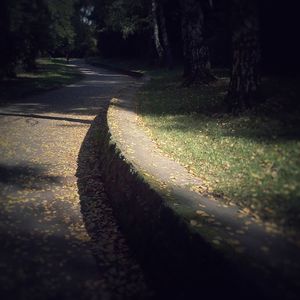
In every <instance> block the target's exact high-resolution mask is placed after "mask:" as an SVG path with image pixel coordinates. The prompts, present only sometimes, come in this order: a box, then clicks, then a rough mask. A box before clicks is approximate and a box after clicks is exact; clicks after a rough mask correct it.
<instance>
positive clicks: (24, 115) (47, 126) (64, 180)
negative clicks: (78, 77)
mask: <svg viewBox="0 0 300 300" xmlns="http://www.w3.org/2000/svg"><path fill="white" fill-rule="evenodd" d="M71 63H72V64H75V65H77V67H79V68H80V70H81V71H82V72H83V73H84V74H85V77H84V79H83V80H82V81H80V82H78V83H76V84H72V85H69V86H67V87H64V88H61V89H58V90H54V91H51V92H47V93H44V94H41V95H37V96H33V97H29V98H26V99H16V100H15V101H13V102H11V104H10V105H6V106H2V107H0V243H1V246H0V298H1V299H31V300H32V299H143V298H148V297H149V295H150V294H151V293H150V292H149V289H148V288H147V285H146V283H145V279H144V274H143V272H142V270H141V268H140V266H139V265H138V263H136V261H135V259H134V257H133V256H132V255H131V251H130V249H129V247H128V245H127V243H126V240H125V238H124V237H123V236H122V233H121V232H120V230H119V228H118V226H117V223H116V221H115V219H114V217H113V214H112V210H111V208H110V207H109V201H107V198H106V195H105V191H104V188H103V185H102V183H101V177H97V176H96V177H95V176H94V177H93V178H91V180H92V181H91V186H94V189H93V188H92V189H91V188H90V186H89V187H88V189H89V190H88V191H85V187H86V185H85V184H83V185H82V186H81V188H80V189H81V190H80V192H79V190H78V182H77V178H76V171H77V170H78V153H79V151H80V149H81V148H82V143H83V140H84V138H85V136H86V134H87V131H88V129H89V127H90V125H91V123H92V121H93V119H94V118H95V116H96V115H97V114H99V113H105V109H106V107H107V105H108V102H109V100H110V99H111V98H113V97H115V96H116V95H118V94H119V93H120V92H122V89H126V87H127V86H128V85H130V84H134V79H132V78H130V77H128V76H126V75H120V74H114V73H113V72H108V71H105V70H102V69H98V68H94V67H91V66H87V65H84V64H83V63H82V62H80V61H73V62H71ZM87 148H88V147H87ZM82 151H83V150H82ZM86 151H88V150H86ZM88 155H89V154H88V153H87V154H86V156H87V157H88ZM83 156H84V154H83ZM81 163H82V162H81ZM83 164H84V162H83ZM81 170H82V171H81V178H84V177H85V176H84V172H85V171H84V170H86V172H89V170H88V168H87V166H82V168H81ZM88 176H91V174H90V173H89V174H87V178H88Z"/></svg>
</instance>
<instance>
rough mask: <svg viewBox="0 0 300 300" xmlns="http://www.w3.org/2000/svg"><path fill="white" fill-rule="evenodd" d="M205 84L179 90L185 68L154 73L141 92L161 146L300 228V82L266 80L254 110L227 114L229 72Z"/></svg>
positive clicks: (217, 185)
mask: <svg viewBox="0 0 300 300" xmlns="http://www.w3.org/2000/svg"><path fill="white" fill-rule="evenodd" d="M215 73H216V74H217V76H218V80H217V81H216V82H215V83H212V84H210V85H205V86H192V87H190V88H185V87H181V82H182V77H181V74H182V73H181V72H180V71H179V70H174V71H171V72H170V71H167V72H164V71H155V72H151V77H152V80H151V81H150V82H149V83H148V84H147V85H146V86H145V87H144V88H143V89H142V90H141V91H140V93H139V95H138V96H137V97H138V101H139V108H138V112H139V115H140V120H141V124H142V126H144V127H145V128H146V129H148V133H149V134H150V135H151V137H152V138H153V140H155V142H156V143H157V145H158V147H159V148H160V149H162V150H163V151H164V152H165V153H166V154H168V155H169V156H171V157H172V158H173V159H175V160H176V161H178V162H180V163H181V164H182V165H184V166H185V167H186V168H187V169H188V170H189V171H190V172H191V173H193V174H195V175H196V176H198V177H199V178H201V180H202V181H203V182H204V183H205V184H206V187H202V189H203V190H201V191H200V192H202V193H209V194H212V195H214V196H216V197H218V198H220V199H221V200H222V201H224V202H225V203H227V204H230V203H231V202H234V203H236V204H238V205H239V206H241V207H242V208H243V209H244V211H245V212H251V214H252V215H254V216H255V217H256V218H257V219H260V220H262V221H264V222H271V223H275V224H277V225H279V226H282V225H283V227H284V228H286V229H288V231H289V232H290V233H291V234H292V235H293V234H295V235H296V234H297V232H299V228H300V202H299V200H300V106H299V101H298V99H299V97H300V88H299V87H300V85H299V83H300V79H299V78H290V79H280V78H264V80H263V84H262V95H263V99H265V101H264V102H263V103H262V104H261V105H260V106H259V107H258V108H257V110H256V111H247V112H245V113H243V114H240V115H238V116H233V115H231V114H228V113H226V107H225V105H224V96H225V95H226V89H227V85H228V82H229V76H228V73H227V72H225V71H224V70H215Z"/></svg>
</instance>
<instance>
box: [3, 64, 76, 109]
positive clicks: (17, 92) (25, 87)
mask: <svg viewBox="0 0 300 300" xmlns="http://www.w3.org/2000/svg"><path fill="white" fill-rule="evenodd" d="M80 78H82V75H81V74H80V72H79V71H78V70H77V69H75V68H73V67H70V66H68V65H67V64H66V63H65V61H64V60H63V59H51V60H50V59H39V60H37V69H36V70H35V71H34V72H22V71H19V72H18V73H17V76H16V78H9V79H3V80H0V103H1V104H5V103H8V102H10V101H13V100H14V99H17V98H20V97H25V96H28V95H32V94H36V93H40V92H43V91H47V90H50V89H55V88H59V87H62V86H64V85H67V84H70V83H72V82H75V81H77V80H79V79H80Z"/></svg>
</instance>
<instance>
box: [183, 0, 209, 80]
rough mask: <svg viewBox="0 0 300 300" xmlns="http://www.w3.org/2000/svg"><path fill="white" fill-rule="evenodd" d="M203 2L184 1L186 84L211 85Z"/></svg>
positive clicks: (197, 0)
mask: <svg viewBox="0 0 300 300" xmlns="http://www.w3.org/2000/svg"><path fill="white" fill-rule="evenodd" d="M202 4H203V1H199V0H182V1H181V7H182V40H183V56H184V77H185V78H186V81H185V84H186V85H189V84H191V83H194V82H198V83H209V82H210V81H213V80H214V79H215V77H214V76H213V75H212V72H211V64H210V56H209V48H208V45H207V41H206V39H205V34H204V12H203V8H202Z"/></svg>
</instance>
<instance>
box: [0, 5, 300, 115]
mask: <svg viewBox="0 0 300 300" xmlns="http://www.w3.org/2000/svg"><path fill="white" fill-rule="evenodd" d="M0 5H1V7H0V13H1V16H0V22H1V23H0V39H1V41H0V45H1V53H0V54H1V70H0V76H1V77H3V76H13V75H14V73H15V68H16V66H18V65H23V66H24V68H25V69H29V70H30V69H32V68H34V67H35V60H36V58H37V57H39V56H45V55H47V56H66V57H70V56H72V57H84V56H92V55H98V56H102V57H110V58H111V57H121V58H138V59H143V60H147V61H149V63H152V64H156V65H157V66H161V67H168V68H172V67H173V65H174V63H178V62H179V63H182V64H183V66H184V74H183V75H184V79H183V84H184V85H185V86H189V85H191V84H203V83H204V84H207V83H209V82H211V81H215V80H216V77H215V76H214V74H213V71H212V66H213V67H228V68H231V80H230V84H229V88H228V94H227V97H226V100H227V103H228V107H229V109H230V110H232V111H236V110H243V109H248V108H252V107H253V106H255V105H256V104H257V102H258V99H259V98H260V97H259V88H260V81H261V74H262V73H263V72H272V73H273V74H274V73H276V74H291V73H295V72H297V71H298V69H299V67H300V63H299V62H300V60H299V50H300V49H299V43H298V42H297V39H298V36H297V35H298V32H297V31H298V28H299V25H300V24H299V23H300V22H299V18H298V17H297V15H296V13H297V7H296V1H290V0H288V1H286V2H284V3H283V2H282V1H271V0H261V1H258V0H252V1H249V0H31V1H29V0H2V1H1V4H0Z"/></svg>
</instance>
